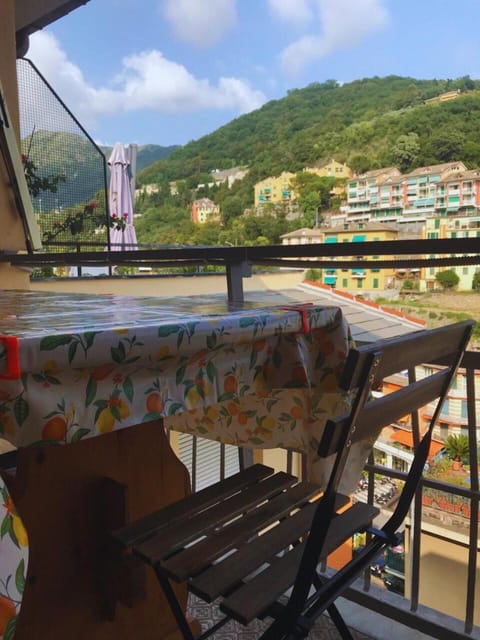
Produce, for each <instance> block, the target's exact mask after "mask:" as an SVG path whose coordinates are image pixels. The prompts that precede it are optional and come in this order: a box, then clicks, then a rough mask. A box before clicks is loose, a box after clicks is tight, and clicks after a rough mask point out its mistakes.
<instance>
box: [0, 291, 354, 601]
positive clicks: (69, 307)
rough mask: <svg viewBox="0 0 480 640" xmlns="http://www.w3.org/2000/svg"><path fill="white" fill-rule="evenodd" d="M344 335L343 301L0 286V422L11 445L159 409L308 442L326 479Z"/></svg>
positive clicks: (173, 420) (10, 593) (260, 436)
mask: <svg viewBox="0 0 480 640" xmlns="http://www.w3.org/2000/svg"><path fill="white" fill-rule="evenodd" d="M348 347H349V332H348V327H347V324H346V322H345V320H344V318H343V315H342V311H341V309H340V308H338V307H322V306H318V305H315V304H307V305H299V306H292V307H287V306H286V307H278V306H275V307H272V306H262V305H259V304H253V303H244V304H242V305H237V306H233V305H230V304H229V303H227V302H221V303H219V302H218V301H215V300H213V301H212V299H211V298H208V297H195V298H175V299H165V298H162V299H159V298H139V297H138V298H137V297H129V296H116V295H102V296H99V295H88V294H63V293H41V292H25V291H18V292H12V291H7V292H0V432H1V433H2V437H4V438H5V439H7V440H9V441H10V442H11V443H12V444H13V445H15V446H16V447H23V446H31V445H40V444H43V445H46V444H58V443H62V444H68V443H75V442H78V441H80V440H83V439H86V438H90V437H95V436H99V435H101V434H104V433H108V432H111V431H113V430H116V429H122V428H124V427H129V426H132V425H135V424H139V423H142V422H148V421H151V420H156V419H158V418H162V419H163V420H164V424H165V426H166V427H169V428H175V429H178V430H180V431H185V432H188V433H192V434H194V435H199V436H204V437H208V438H212V439H215V440H219V441H222V442H225V443H229V444H235V445H238V446H248V447H255V448H256V447H263V448H265V447H285V448H291V449H295V450H297V451H301V452H303V453H305V454H306V457H307V461H308V475H309V476H310V477H311V478H312V479H315V480H317V481H320V482H321V481H322V479H323V474H324V466H323V465H322V464H320V463H319V461H318V458H317V455H316V450H317V446H318V442H319V438H320V437H321V433H322V429H323V425H324V423H325V419H326V418H328V417H329V416H331V415H335V414H338V413H340V412H342V411H343V410H345V407H346V403H347V399H346V398H345V396H344V395H342V394H341V393H340V391H339V388H338V379H339V375H340V373H341V371H342V368H343V365H344V362H345V358H346V354H347V351H348ZM353 455H356V454H355V453H354V454H353ZM358 456H359V457H358V461H357V462H358V464H354V465H353V467H354V468H355V472H354V474H355V476H356V475H357V473H358V471H359V469H360V467H361V465H362V464H363V460H364V457H365V456H364V451H363V450H359V453H358ZM349 482H350V483H351V479H350V480H349ZM347 484H348V483H347ZM0 491H1V492H2V496H3V498H4V499H3V507H1V506H0V522H1V534H0V535H1V543H2V545H1V553H2V555H3V557H2V569H1V575H0V599H1V596H2V595H4V596H7V598H9V599H10V600H11V601H13V602H18V603H19V602H20V601H21V593H22V588H23V587H22V579H24V575H25V566H26V562H27V551H26V550H27V538H26V534H25V532H24V530H23V528H22V524H21V520H20V519H19V518H18V515H17V514H16V512H15V507H14V505H13V503H12V502H11V499H10V497H9V496H8V492H7V490H6V487H5V485H2V486H1V487H0ZM7 543H9V544H11V545H12V548H13V547H15V549H16V551H17V553H16V554H13V553H12V554H10V556H9V554H8V550H7V549H6V545H7ZM18 551H20V552H21V553H20V554H19V553H18ZM23 552H24V553H23ZM22 554H23V555H22ZM9 557H11V558H14V559H12V561H11V562H10V564H9V562H8V558H9ZM0 609H1V600H0Z"/></svg>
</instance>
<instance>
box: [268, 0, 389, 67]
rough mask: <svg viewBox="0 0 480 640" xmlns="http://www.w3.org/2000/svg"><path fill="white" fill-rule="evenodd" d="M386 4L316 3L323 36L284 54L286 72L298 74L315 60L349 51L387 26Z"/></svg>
mask: <svg viewBox="0 0 480 640" xmlns="http://www.w3.org/2000/svg"><path fill="white" fill-rule="evenodd" d="M384 1H385V0H316V6H317V12H318V19H319V23H320V25H321V30H322V32H321V34H320V35H306V36H303V37H302V38H300V39H299V40H297V41H296V42H294V43H292V44H291V45H289V46H288V47H287V48H286V49H284V50H283V51H282V53H281V56H280V57H281V63H282V66H283V69H284V70H285V71H286V72H287V73H288V74H289V75H296V74H298V73H299V72H300V71H301V70H302V69H303V68H304V67H305V66H306V65H308V64H309V63H310V62H312V61H313V60H319V59H321V58H324V57H325V56H327V55H329V54H331V53H333V52H334V51H337V50H339V49H347V48H350V47H353V46H355V45H357V44H358V43H359V42H361V41H362V40H364V39H365V38H367V37H368V36H370V35H371V34H373V33H374V32H376V31H379V30H380V29H382V28H384V27H386V26H387V24H388V22H389V15H388V12H387V9H386V7H385V5H384Z"/></svg>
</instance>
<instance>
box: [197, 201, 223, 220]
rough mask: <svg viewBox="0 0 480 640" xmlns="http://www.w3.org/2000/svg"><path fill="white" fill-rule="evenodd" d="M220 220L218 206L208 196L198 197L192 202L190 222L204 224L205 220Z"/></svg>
mask: <svg viewBox="0 0 480 640" xmlns="http://www.w3.org/2000/svg"><path fill="white" fill-rule="evenodd" d="M219 220H220V207H219V206H218V204H215V203H214V202H213V201H212V200H210V198H200V199H199V200H194V201H193V202H192V222H194V223H195V224H205V222H213V221H216V222H218V221H219Z"/></svg>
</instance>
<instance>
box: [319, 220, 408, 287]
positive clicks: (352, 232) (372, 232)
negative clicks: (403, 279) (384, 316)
mask: <svg viewBox="0 0 480 640" xmlns="http://www.w3.org/2000/svg"><path fill="white" fill-rule="evenodd" d="M323 232H324V242H325V243H326V244H330V243H335V242H338V243H344V242H356V243H358V245H359V246H358V255H356V256H354V257H353V258H339V259H338V262H339V266H338V267H335V268H331V267H329V268H328V269H323V283H324V284H327V285H331V286H333V287H336V288H337V289H347V290H349V291H357V292H361V291H362V290H370V291H372V290H373V291H375V290H383V289H391V288H393V287H394V285H395V270H394V269H378V268H376V267H375V260H380V259H383V260H388V259H392V256H376V255H374V256H369V257H368V258H367V257H366V256H364V255H363V252H362V243H364V242H370V241H373V240H379V241H384V240H396V239H397V236H398V229H397V228H396V227H395V226H393V225H392V226H390V225H385V224H378V223H375V222H368V223H362V222H360V223H346V224H345V225H344V226H343V227H338V228H330V229H324V230H323ZM367 253H368V250H367ZM349 259H354V260H357V261H362V266H361V267H357V268H355V269H343V268H342V266H341V261H342V260H349Z"/></svg>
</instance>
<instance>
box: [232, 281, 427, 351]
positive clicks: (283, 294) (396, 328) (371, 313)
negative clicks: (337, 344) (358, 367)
mask: <svg viewBox="0 0 480 640" xmlns="http://www.w3.org/2000/svg"><path fill="white" fill-rule="evenodd" d="M245 299H246V300H248V301H251V302H264V303H265V304H282V303H285V302H288V303H289V304H292V302H300V303H305V302H314V303H316V304H325V305H330V306H338V307H341V308H342V310H343V313H344V315H345V318H346V320H347V322H348V324H349V326H350V330H351V332H352V337H353V339H354V340H355V342H356V343H357V344H359V343H361V342H375V340H380V339H382V338H392V337H394V336H399V335H403V334H405V333H411V332H412V331H419V330H421V329H423V328H424V325H423V323H422V321H421V320H419V321H418V322H414V321H413V320H410V319H409V318H406V317H404V316H401V315H397V314H396V313H395V314H394V313H388V312H387V311H385V310H384V309H381V308H380V307H378V308H375V307H370V306H368V305H366V304H365V303H362V302H361V301H359V300H350V299H348V298H345V297H343V296H341V295H339V294H337V293H335V291H332V290H331V289H328V288H327V289H323V288H320V287H316V286H314V285H309V284H300V285H298V286H297V287H296V288H292V289H283V290H282V291H273V290H271V289H270V290H268V291H265V290H262V291H248V292H246V293H245Z"/></svg>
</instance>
